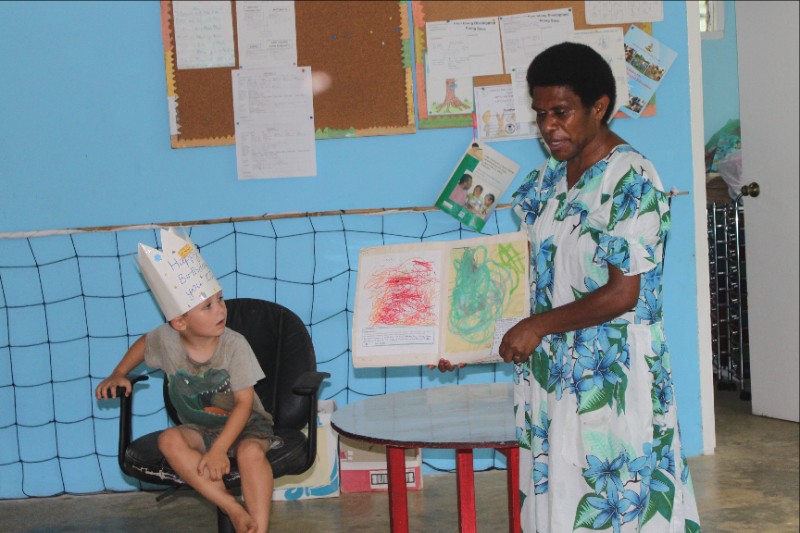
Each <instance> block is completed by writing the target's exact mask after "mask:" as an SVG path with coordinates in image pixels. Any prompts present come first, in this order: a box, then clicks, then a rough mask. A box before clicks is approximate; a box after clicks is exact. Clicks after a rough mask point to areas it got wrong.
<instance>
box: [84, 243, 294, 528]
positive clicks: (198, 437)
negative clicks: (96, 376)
mask: <svg viewBox="0 0 800 533" xmlns="http://www.w3.org/2000/svg"><path fill="white" fill-rule="evenodd" d="M161 244H162V248H163V251H159V250H155V249H153V248H150V247H149V246H145V245H142V244H139V256H138V259H137V262H138V264H139V268H140V270H141V272H142V274H143V276H144V278H145V281H146V282H147V285H148V286H149V287H150V290H151V292H152V293H153V295H154V296H155V298H156V301H157V302H158V305H159V307H160V308H161V311H162V312H163V313H164V316H165V318H166V319H167V323H165V324H162V325H161V326H159V327H157V328H156V329H154V330H153V331H151V332H149V333H147V334H146V335H143V336H142V337H140V338H139V339H138V340H137V341H136V342H134V343H133V345H132V346H131V347H130V349H129V350H128V351H127V353H126V354H125V355H124V356H123V358H122V360H121V361H120V363H119V364H118V365H117V366H116V368H115V369H114V371H113V372H112V374H111V376H109V377H107V378H106V379H104V380H103V381H102V382H100V384H99V385H98V386H97V389H96V390H95V395H96V396H97V398H98V399H101V400H103V399H107V398H114V397H116V388H117V387H123V388H124V389H125V395H126V396H127V395H128V394H130V392H131V384H130V381H129V380H128V379H127V377H126V375H127V374H128V373H129V372H131V371H132V370H133V369H134V368H135V367H136V366H138V365H139V364H140V363H142V362H143V361H144V362H145V363H146V364H147V365H148V366H150V367H153V368H160V369H162V370H163V371H164V374H165V376H166V378H167V380H168V384H169V385H168V389H169V396H170V399H171V401H172V403H173V405H174V406H175V408H176V410H177V412H178V416H179V418H180V420H181V425H178V426H174V427H170V428H168V429H165V430H164V431H163V432H162V433H161V435H160V436H159V439H158V447H159V449H160V450H161V453H162V454H163V455H164V457H165V458H166V459H167V461H168V462H169V464H170V466H171V467H172V468H173V470H175V472H176V473H177V474H178V475H179V476H180V477H181V478H182V479H183V480H184V481H185V482H186V483H187V484H189V485H190V486H191V487H193V488H194V489H195V490H197V492H199V493H200V494H202V495H203V496H204V497H205V498H207V499H208V500H209V501H211V502H212V503H214V504H215V505H217V506H218V507H219V508H220V509H222V510H223V511H224V512H225V513H226V514H227V515H228V516H229V517H230V519H231V522H232V523H233V526H234V528H235V529H236V531H237V532H246V533H265V532H266V531H267V529H268V525H269V514H270V507H271V503H272V489H273V479H272V469H271V467H270V465H269V462H268V461H267V458H266V454H267V451H268V450H269V448H270V446H273V447H276V446H279V445H280V444H281V443H280V439H278V438H276V437H275V436H274V434H273V431H272V416H271V415H270V414H269V413H267V412H266V411H265V410H264V407H263V406H262V404H261V400H260V399H259V398H258V396H256V395H255V392H254V389H253V385H255V383H256V382H257V381H258V380H260V379H262V378H263V377H264V373H263V371H262V370H261V367H260V366H259V364H258V361H257V360H256V357H255V354H254V353H253V350H252V349H251V348H250V345H249V344H248V343H247V340H246V339H245V338H244V337H243V336H242V335H240V334H239V333H236V332H235V331H233V330H231V329H228V328H226V327H225V321H226V318H227V314H228V311H227V308H226V307H225V301H224V299H223V297H222V290H221V288H220V286H219V283H218V282H217V279H216V278H215V277H214V274H213V273H212V272H211V270H210V269H209V268H208V265H207V264H206V263H205V261H204V260H203V258H202V257H201V256H200V253H199V252H198V250H197V248H196V247H195V246H194V244H192V242H191V241H190V240H189V239H188V238H186V237H184V236H182V235H179V234H178V233H177V232H176V231H175V230H174V229H172V228H171V229H170V230H168V231H165V230H162V231H161ZM229 454H231V455H232V456H235V457H236V460H237V462H238V465H239V472H240V475H241V482H242V496H243V499H244V502H245V505H246V506H247V507H246V508H245V507H244V506H242V505H241V504H240V503H239V502H238V501H237V499H236V498H235V497H234V496H233V495H232V494H230V493H229V492H228V490H227V489H226V488H225V485H224V483H223V481H222V476H223V475H224V474H227V473H229V472H230V460H229V458H228V456H229Z"/></svg>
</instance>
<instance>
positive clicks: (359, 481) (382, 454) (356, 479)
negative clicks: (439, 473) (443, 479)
mask: <svg viewBox="0 0 800 533" xmlns="http://www.w3.org/2000/svg"><path fill="white" fill-rule="evenodd" d="M339 467H340V469H341V477H342V481H341V489H342V492H344V493H350V492H380V491H387V490H389V475H388V473H387V469H386V447H385V446H382V445H380V444H370V443H368V442H364V441H359V440H355V439H350V438H347V437H339ZM406 487H407V488H408V489H409V490H419V489H421V488H422V452H421V451H420V450H419V449H412V450H406Z"/></svg>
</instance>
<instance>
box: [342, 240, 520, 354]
mask: <svg viewBox="0 0 800 533" xmlns="http://www.w3.org/2000/svg"><path fill="white" fill-rule="evenodd" d="M528 263H529V262H528V240H527V236H526V234H525V233H523V232H514V233H506V234H500V235H491V236H487V237H477V238H473V239H465V240H460V241H450V242H423V243H409V244H395V245H388V246H375V247H370V248H363V249H362V250H361V252H360V254H359V259H358V282H357V285H356V297H355V310H354V313H353V366H354V367H356V368H360V367H381V366H416V365H426V364H433V365H435V364H437V363H438V361H439V359H440V358H445V359H448V360H449V361H451V362H452V363H454V364H456V363H476V362H486V361H501V359H500V357H499V354H498V353H497V348H498V346H499V342H500V340H501V339H502V336H503V334H504V333H505V332H506V331H507V330H508V329H509V328H511V326H513V325H514V324H516V323H517V322H519V321H520V320H522V319H523V318H525V317H527V316H528V315H529V310H530V287H529V284H528Z"/></svg>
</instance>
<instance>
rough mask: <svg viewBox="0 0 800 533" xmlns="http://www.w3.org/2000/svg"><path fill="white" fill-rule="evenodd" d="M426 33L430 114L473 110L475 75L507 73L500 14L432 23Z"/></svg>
mask: <svg viewBox="0 0 800 533" xmlns="http://www.w3.org/2000/svg"><path fill="white" fill-rule="evenodd" d="M425 35H426V47H427V52H426V55H425V90H426V99H427V103H428V114H429V115H452V114H463V113H469V112H471V111H472V109H473V102H472V77H473V76H483V75H488V74H501V73H502V72H503V53H502V50H501V49H500V26H499V24H498V21H497V17H487V18H480V19H463V20H450V21H443V22H429V23H428V24H426V26H425Z"/></svg>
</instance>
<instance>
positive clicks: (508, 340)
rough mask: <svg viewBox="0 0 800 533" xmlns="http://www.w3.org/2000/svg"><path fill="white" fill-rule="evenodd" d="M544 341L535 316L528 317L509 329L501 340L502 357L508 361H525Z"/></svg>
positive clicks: (500, 350)
mask: <svg viewBox="0 0 800 533" xmlns="http://www.w3.org/2000/svg"><path fill="white" fill-rule="evenodd" d="M541 342H542V335H540V334H539V333H537V331H536V320H535V317H532V316H531V317H528V318H526V319H524V320H521V321H520V322H518V323H517V324H516V325H514V327H512V328H511V329H509V330H508V331H507V332H506V334H505V335H504V336H503V340H502V341H501V342H500V348H499V352H500V357H502V358H503V361H505V362H506V363H511V362H514V363H524V362H525V361H527V360H528V358H529V357H530V356H531V354H532V353H533V351H534V350H535V349H536V347H537V346H539V344H540V343H541Z"/></svg>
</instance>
